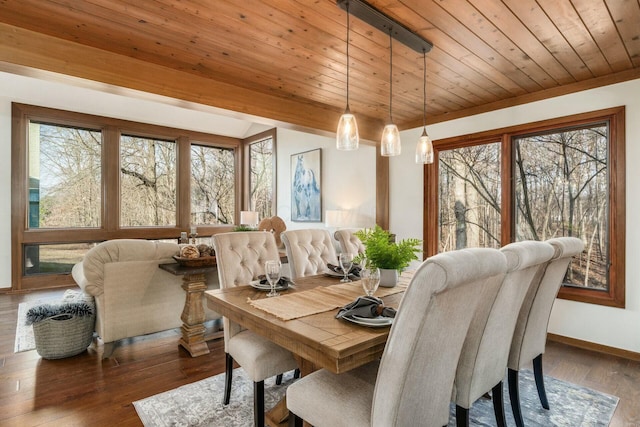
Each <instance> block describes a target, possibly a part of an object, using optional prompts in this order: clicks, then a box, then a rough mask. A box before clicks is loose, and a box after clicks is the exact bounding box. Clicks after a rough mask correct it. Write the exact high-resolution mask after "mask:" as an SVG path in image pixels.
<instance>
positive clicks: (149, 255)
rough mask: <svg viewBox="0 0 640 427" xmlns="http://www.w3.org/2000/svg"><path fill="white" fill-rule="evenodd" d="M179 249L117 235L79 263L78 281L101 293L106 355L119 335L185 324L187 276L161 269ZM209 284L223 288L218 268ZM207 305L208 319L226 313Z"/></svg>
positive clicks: (99, 309) (100, 315)
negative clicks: (184, 277)
mask: <svg viewBox="0 0 640 427" xmlns="http://www.w3.org/2000/svg"><path fill="white" fill-rule="evenodd" d="M178 252H179V246H178V244H177V243H167V242H151V241H147V240H135V239H115V240H109V241H106V242H103V243H100V244H98V245H96V246H95V247H93V248H92V249H91V250H89V252H87V254H86V255H85V257H84V258H83V260H82V262H79V263H78V264H76V265H75V266H74V267H73V270H72V273H71V274H72V276H73V279H74V280H75V281H76V283H77V284H78V286H80V288H82V290H83V291H84V292H85V293H87V294H89V295H92V296H94V297H95V301H96V311H97V313H96V314H97V317H96V325H95V330H96V333H97V334H98V336H99V337H100V338H101V339H102V341H103V342H104V344H105V349H104V353H103V357H109V355H110V353H111V352H112V351H113V348H114V346H113V344H114V343H115V342H116V341H118V340H121V339H123V338H131V337H136V336H139V335H145V334H150V333H154V332H160V331H164V330H168V329H173V328H178V327H180V326H181V325H182V321H181V320H180V316H181V314H182V310H183V308H184V303H185V299H186V295H185V291H184V290H183V289H182V276H175V275H173V274H170V273H168V272H166V271H163V270H161V269H160V268H158V264H161V263H169V262H175V261H174V260H173V258H172V256H173V255H177V254H178ZM207 285H208V288H209V289H215V288H219V285H218V278H217V274H216V272H215V271H212V272H211V273H209V274H208V275H207ZM204 307H205V316H206V318H207V320H212V319H219V318H220V315H219V314H217V313H215V312H214V311H211V310H209V309H208V308H207V307H206V304H204Z"/></svg>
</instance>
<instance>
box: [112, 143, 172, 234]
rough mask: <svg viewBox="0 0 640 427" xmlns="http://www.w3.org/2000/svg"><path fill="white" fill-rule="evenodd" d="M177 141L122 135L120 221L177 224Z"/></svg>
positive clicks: (133, 224)
mask: <svg viewBox="0 0 640 427" xmlns="http://www.w3.org/2000/svg"><path fill="white" fill-rule="evenodd" d="M176 151H177V150H176V143H175V141H162V140H157V139H150V138H140V137H135V136H131V135H122V136H121V137H120V225H121V226H123V227H139V226H153V225H157V226H167V225H176V178H177V177H176Z"/></svg>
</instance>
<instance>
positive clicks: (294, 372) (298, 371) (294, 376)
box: [293, 368, 300, 379]
mask: <svg viewBox="0 0 640 427" xmlns="http://www.w3.org/2000/svg"><path fill="white" fill-rule="evenodd" d="M293 378H295V379H298V378H300V368H296V370H295V371H293Z"/></svg>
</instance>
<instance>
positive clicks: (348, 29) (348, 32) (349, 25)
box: [347, 2, 351, 109]
mask: <svg viewBox="0 0 640 427" xmlns="http://www.w3.org/2000/svg"><path fill="white" fill-rule="evenodd" d="M350 29H351V22H350V20H349V2H347V109H348V108H349V34H350Z"/></svg>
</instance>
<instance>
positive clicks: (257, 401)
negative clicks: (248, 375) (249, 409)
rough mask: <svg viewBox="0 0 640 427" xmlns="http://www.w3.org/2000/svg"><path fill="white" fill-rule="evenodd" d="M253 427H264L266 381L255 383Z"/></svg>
mask: <svg viewBox="0 0 640 427" xmlns="http://www.w3.org/2000/svg"><path fill="white" fill-rule="evenodd" d="M253 425H254V426H255V427H264V381H257V382H254V383H253Z"/></svg>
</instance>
